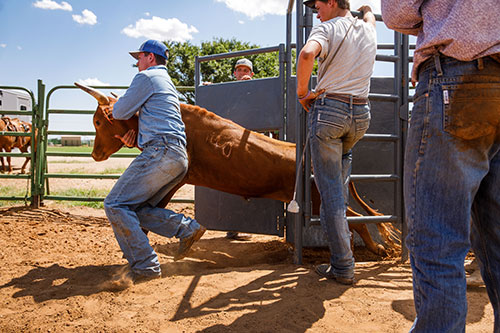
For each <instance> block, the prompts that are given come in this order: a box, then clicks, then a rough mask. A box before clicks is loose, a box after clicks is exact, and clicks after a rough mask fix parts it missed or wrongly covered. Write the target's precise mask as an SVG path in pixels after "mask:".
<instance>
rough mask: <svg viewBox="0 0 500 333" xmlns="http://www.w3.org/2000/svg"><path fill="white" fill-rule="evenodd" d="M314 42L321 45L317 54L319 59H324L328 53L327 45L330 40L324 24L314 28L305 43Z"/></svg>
mask: <svg viewBox="0 0 500 333" xmlns="http://www.w3.org/2000/svg"><path fill="white" fill-rule="evenodd" d="M311 40H313V41H316V42H318V43H319V45H321V52H320V53H319V55H318V57H319V58H323V59H324V58H325V57H326V55H327V52H328V45H329V44H330V38H329V33H328V29H327V26H326V25H325V24H318V25H317V26H315V27H314V28H313V29H312V30H311V33H310V34H309V38H308V39H307V41H308V42H309V41H311Z"/></svg>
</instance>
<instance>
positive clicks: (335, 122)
mask: <svg viewBox="0 0 500 333" xmlns="http://www.w3.org/2000/svg"><path fill="white" fill-rule="evenodd" d="M348 121H349V115H348V114H347V113H345V112H342V110H338V109H331V110H328V111H324V110H319V111H318V118H317V128H316V135H317V136H318V137H319V138H323V139H331V138H338V137H340V136H342V135H343V134H344V131H345V129H346V126H347V122H348Z"/></svg>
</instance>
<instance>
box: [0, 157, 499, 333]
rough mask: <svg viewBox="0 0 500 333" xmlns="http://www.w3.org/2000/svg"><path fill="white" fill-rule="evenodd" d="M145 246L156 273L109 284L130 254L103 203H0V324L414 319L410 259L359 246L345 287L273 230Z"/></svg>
mask: <svg viewBox="0 0 500 333" xmlns="http://www.w3.org/2000/svg"><path fill="white" fill-rule="evenodd" d="M76 164H77V163H75V165H76ZM87 164H88V163H87ZM95 164H96V163H93V165H95ZM66 167H69V168H73V167H74V165H73V164H71V165H70V164H66ZM99 167H101V166H99ZM51 172H54V171H51ZM66 185H67V184H66ZM54 186H56V182H54ZM57 186H62V185H57ZM183 190H184V191H185V192H184V193H183V195H190V193H191V192H192V191H191V189H190V188H186V189H183ZM169 208H171V209H174V210H177V211H182V212H183V213H185V214H188V215H192V214H193V207H192V205H189V204H172V205H171V206H169ZM150 242H151V244H152V245H153V247H154V248H155V250H156V251H157V252H158V254H159V257H160V261H161V263H162V270H163V275H162V278H161V279H158V280H152V281H148V282H145V283H141V284H137V285H133V286H130V287H129V288H126V289H123V290H116V289H115V288H112V285H111V284H110V283H109V281H110V279H111V277H113V276H114V275H115V274H118V273H119V272H120V271H122V270H123V268H124V267H125V265H126V261H125V260H124V259H123V258H122V254H121V252H120V249H119V247H118V245H117V243H116V240H115V239H114V236H113V233H112V230H111V228H110V226H109V224H108V222H107V220H106V218H105V216H104V213H103V211H102V210H100V209H92V208H87V207H68V206H64V205H59V204H55V203H50V202H48V203H47V205H46V206H45V207H42V208H41V209H38V210H32V209H29V208H26V207H22V206H11V207H8V206H7V207H3V208H0V332H306V331H307V332H405V331H408V329H409V328H410V327H411V324H412V321H413V319H414V316H415V312H414V307H413V296H412V285H411V270H410V267H409V265H408V264H402V263H400V261H398V260H381V259H380V258H376V257H374V256H373V255H371V254H368V253H367V251H366V250H365V249H364V248H362V247H360V248H356V249H355V256H356V261H357V263H356V279H357V281H358V282H357V283H356V285H355V286H353V287H351V288H349V287H346V286H342V285H338V284H336V283H335V282H331V281H326V280H324V279H320V278H319V277H318V276H317V275H316V274H315V273H314V270H313V267H314V265H315V264H318V263H322V262H326V260H327V256H328V254H327V251H325V250H312V249H305V250H304V264H303V265H301V266H297V265H294V264H293V261H292V257H293V250H292V248H291V247H290V246H289V245H288V244H287V243H286V242H285V241H284V240H283V239H280V238H278V237H271V236H262V235H254V236H253V237H252V238H251V240H250V241H247V242H237V241H229V240H227V239H225V238H224V233H222V232H216V231H209V232H207V233H206V234H205V235H204V236H203V238H202V239H201V240H200V241H199V242H197V243H195V244H194V246H193V249H192V251H191V253H190V255H189V256H188V257H187V258H185V259H184V260H181V261H178V262H174V261H173V259H172V258H173V254H174V253H175V251H176V250H177V247H178V241H177V240H176V239H165V238H163V237H160V236H157V235H150ZM468 300H469V315H468V318H467V331H468V332H491V331H492V329H493V313H492V308H491V306H490V304H489V301H488V297H487V294H486V291H485V289H484V288H483V287H475V288H469V290H468Z"/></svg>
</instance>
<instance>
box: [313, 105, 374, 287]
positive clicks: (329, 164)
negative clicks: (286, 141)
mask: <svg viewBox="0 0 500 333" xmlns="http://www.w3.org/2000/svg"><path fill="white" fill-rule="evenodd" d="M369 125H370V106H369V105H368V104H365V105H350V104H349V103H344V102H340V101H337V100H334V99H327V98H325V99H321V98H320V99H318V100H316V101H315V102H314V106H313V108H312V110H311V112H310V114H309V135H310V138H309V140H310V146H311V159H312V164H313V168H314V179H315V182H316V186H317V187H318V191H319V193H320V196H321V208H320V219H321V226H322V228H323V230H324V231H325V233H326V237H327V241H328V246H329V248H330V265H331V266H332V272H333V273H334V274H335V275H337V276H339V277H344V278H348V279H350V278H352V277H354V257H353V255H352V250H351V232H350V231H349V226H348V224H347V219H346V208H347V199H348V192H347V188H348V187H347V186H348V184H349V176H350V174H351V161H352V157H351V156H352V155H351V148H352V147H353V146H354V145H355V144H356V142H358V141H359V139H361V138H362V137H363V135H364V134H365V132H366V130H367V129H368V126H369Z"/></svg>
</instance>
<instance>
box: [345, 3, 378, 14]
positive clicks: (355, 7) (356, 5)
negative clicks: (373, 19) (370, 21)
mask: <svg viewBox="0 0 500 333" xmlns="http://www.w3.org/2000/svg"><path fill="white" fill-rule="evenodd" d="M350 3H351V10H358V8H359V7H361V6H363V5H368V6H370V7H371V9H372V10H373V12H374V13H375V14H380V13H381V12H382V10H381V9H380V0H351V1H350Z"/></svg>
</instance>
